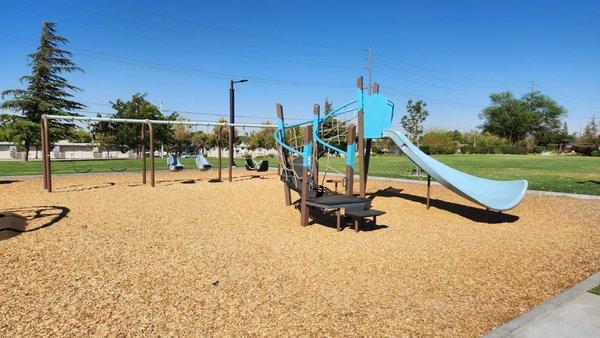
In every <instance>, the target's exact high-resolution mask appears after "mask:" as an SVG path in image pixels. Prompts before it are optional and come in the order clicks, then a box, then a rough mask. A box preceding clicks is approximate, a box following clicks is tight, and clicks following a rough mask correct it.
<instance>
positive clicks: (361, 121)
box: [356, 76, 367, 198]
mask: <svg viewBox="0 0 600 338" xmlns="http://www.w3.org/2000/svg"><path fill="white" fill-rule="evenodd" d="M356 86H357V87H358V89H360V90H361V91H362V90H363V77H362V76H361V77H359V78H358V79H357V80H356ZM361 104H362V103H361ZM364 135H365V114H364V110H363V109H362V107H361V108H360V110H359V111H358V170H359V181H360V182H359V185H360V197H363V198H364V197H365V195H366V192H367V187H366V184H367V179H366V178H367V173H366V168H365V137H364Z"/></svg>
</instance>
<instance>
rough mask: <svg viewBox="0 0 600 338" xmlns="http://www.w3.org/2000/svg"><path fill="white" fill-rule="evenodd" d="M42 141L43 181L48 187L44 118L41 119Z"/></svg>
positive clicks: (45, 187) (46, 187)
mask: <svg viewBox="0 0 600 338" xmlns="http://www.w3.org/2000/svg"><path fill="white" fill-rule="evenodd" d="M40 143H41V144H42V181H44V182H43V186H44V189H48V178H47V177H46V153H47V151H46V141H45V140H44V119H40Z"/></svg>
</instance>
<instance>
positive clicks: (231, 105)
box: [229, 79, 248, 182]
mask: <svg viewBox="0 0 600 338" xmlns="http://www.w3.org/2000/svg"><path fill="white" fill-rule="evenodd" d="M242 82H248V80H247V79H243V80H238V81H230V82H229V85H230V86H229V123H232V124H233V123H235V89H234V88H233V85H234V84H235V83H242ZM234 129H235V128H234V127H233V126H229V181H230V182H231V180H232V177H231V168H233V166H234V163H233V138H234V136H235V134H234Z"/></svg>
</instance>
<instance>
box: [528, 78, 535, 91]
mask: <svg viewBox="0 0 600 338" xmlns="http://www.w3.org/2000/svg"><path fill="white" fill-rule="evenodd" d="M529 82H531V94H533V92H535V82H534V81H533V80H531V81H529Z"/></svg>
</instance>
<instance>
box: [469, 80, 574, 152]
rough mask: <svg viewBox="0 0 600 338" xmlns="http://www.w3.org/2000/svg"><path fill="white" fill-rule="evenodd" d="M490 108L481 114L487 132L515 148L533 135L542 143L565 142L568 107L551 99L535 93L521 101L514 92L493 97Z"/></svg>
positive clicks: (491, 96) (529, 94) (492, 95)
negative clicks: (564, 119)
mask: <svg viewBox="0 0 600 338" xmlns="http://www.w3.org/2000/svg"><path fill="white" fill-rule="evenodd" d="M490 101H491V104H490V106H488V107H486V108H484V109H483V111H482V113H481V114H480V115H479V116H480V118H481V119H483V120H484V122H483V125H482V129H483V131H484V132H489V133H491V134H494V135H497V136H500V137H503V138H506V139H508V141H509V142H510V144H511V145H514V144H516V143H517V142H518V141H520V140H523V139H524V138H525V137H526V136H528V135H533V136H534V137H535V138H536V140H537V142H538V143H540V144H548V143H552V142H556V141H557V139H558V140H560V139H561V130H560V125H561V119H562V117H563V116H564V115H565V114H566V110H565V108H563V107H562V106H560V105H558V104H557V103H556V102H555V101H554V100H552V99H551V98H549V97H547V96H545V95H543V94H541V93H540V92H533V93H528V94H525V95H524V96H523V97H522V98H521V99H517V98H515V97H514V96H513V94H512V93H510V92H502V93H494V94H491V95H490Z"/></svg>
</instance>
